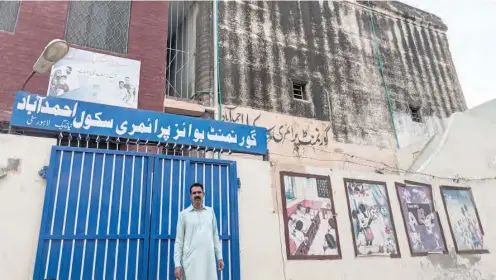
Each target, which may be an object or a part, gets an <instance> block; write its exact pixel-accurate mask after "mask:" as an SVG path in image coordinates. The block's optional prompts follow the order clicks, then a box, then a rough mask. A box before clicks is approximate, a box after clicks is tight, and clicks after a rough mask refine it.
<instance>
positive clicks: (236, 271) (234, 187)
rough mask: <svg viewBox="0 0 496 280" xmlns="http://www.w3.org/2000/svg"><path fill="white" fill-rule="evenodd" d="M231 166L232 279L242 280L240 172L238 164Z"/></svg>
mask: <svg viewBox="0 0 496 280" xmlns="http://www.w3.org/2000/svg"><path fill="white" fill-rule="evenodd" d="M229 166H230V171H231V172H230V174H229V175H230V177H229V180H230V181H231V183H230V184H229V187H230V195H231V209H232V214H233V215H231V218H232V220H231V225H232V227H233V228H232V230H231V240H232V252H234V254H231V257H232V260H231V267H233V270H232V271H233V272H232V277H233V279H234V280H240V279H241V271H240V270H241V262H240V258H239V220H238V217H239V212H238V188H239V185H238V170H237V167H236V163H235V162H232V163H230V164H229Z"/></svg>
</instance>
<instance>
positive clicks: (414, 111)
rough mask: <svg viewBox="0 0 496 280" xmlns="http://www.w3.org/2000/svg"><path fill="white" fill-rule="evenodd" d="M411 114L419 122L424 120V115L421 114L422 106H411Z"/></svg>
mask: <svg viewBox="0 0 496 280" xmlns="http://www.w3.org/2000/svg"><path fill="white" fill-rule="evenodd" d="M410 114H411V116H412V120H413V121H414V122H418V123H421V122H422V116H421V115H420V107H416V106H410Z"/></svg>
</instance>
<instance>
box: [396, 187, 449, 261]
mask: <svg viewBox="0 0 496 280" xmlns="http://www.w3.org/2000/svg"><path fill="white" fill-rule="evenodd" d="M396 193H397V195H398V199H399V201H400V206H401V214H402V215H403V223H404V226H405V230H406V233H407V235H408V242H409V246H410V252H411V254H412V256H425V255H427V254H428V253H446V252H448V251H447V248H446V242H445V240H444V234H443V228H442V226H441V223H440V222H439V216H438V215H437V211H436V209H435V208H434V202H433V201H434V200H433V197H432V187H431V186H430V185H427V184H421V183H415V184H413V183H408V184H401V183H396Z"/></svg>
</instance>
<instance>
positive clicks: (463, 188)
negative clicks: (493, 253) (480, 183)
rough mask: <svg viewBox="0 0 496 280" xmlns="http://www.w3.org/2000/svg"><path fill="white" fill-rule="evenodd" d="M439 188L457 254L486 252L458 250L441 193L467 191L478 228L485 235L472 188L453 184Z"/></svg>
mask: <svg viewBox="0 0 496 280" xmlns="http://www.w3.org/2000/svg"><path fill="white" fill-rule="evenodd" d="M439 188H440V189H441V197H442V198H443V205H444V212H445V213H446V217H447V218H448V224H449V227H450V232H451V238H452V239H453V244H454V245H455V252H456V253H457V254H459V255H463V254H467V255H468V254H488V253H489V250H487V249H478V250H464V251H460V250H458V244H457V243H456V239H455V233H454V232H453V226H452V225H451V219H450V217H449V213H448V207H447V206H446V199H445V198H444V193H443V191H444V190H463V191H467V192H468V193H469V194H470V200H471V201H472V205H473V206H474V210H475V216H476V217H477V222H478V223H479V229H480V231H481V233H482V234H483V235H485V234H484V229H483V228H482V223H481V220H480V217H479V210H478V209H477V205H476V204H475V200H474V195H473V194H472V189H471V188H470V187H454V186H440V187H439Z"/></svg>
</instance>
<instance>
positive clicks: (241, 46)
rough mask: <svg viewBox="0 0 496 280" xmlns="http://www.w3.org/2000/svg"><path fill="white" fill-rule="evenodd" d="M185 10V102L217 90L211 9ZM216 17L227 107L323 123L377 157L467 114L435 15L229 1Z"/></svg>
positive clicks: (350, 5) (332, 4) (361, 4)
mask: <svg viewBox="0 0 496 280" xmlns="http://www.w3.org/2000/svg"><path fill="white" fill-rule="evenodd" d="M187 10H188V11H191V13H188V14H187V15H186V17H185V18H186V20H185V22H188V23H189V24H190V25H193V28H188V32H190V33H191V32H194V34H190V35H189V37H190V38H192V39H190V40H189V41H188V42H189V44H194V45H195V46H196V50H197V51H196V56H195V61H194V63H190V67H192V68H193V69H194V74H192V75H190V77H192V78H191V79H194V81H192V82H190V84H192V85H194V91H192V90H190V91H189V92H188V96H184V97H188V98H189V97H191V94H192V93H198V92H205V91H211V90H212V89H213V81H214V79H213V77H214V73H213V62H214V59H216V58H215V57H213V55H212V54H213V49H214V47H215V45H216V44H215V42H214V41H213V38H212V34H213V26H214V25H213V24H212V16H211V15H212V10H213V8H212V3H209V2H197V3H194V4H189V8H188V9H187ZM218 10H219V12H218V15H219V19H218V32H219V40H218V48H219V57H218V60H219V68H220V71H219V72H220V78H219V81H220V91H221V96H222V103H223V104H225V105H233V106H236V107H237V108H238V109H240V110H241V109H242V108H247V109H248V108H250V109H253V110H254V112H255V114H257V112H261V113H262V114H264V112H270V113H276V114H281V115H288V116H292V117H300V118H305V119H308V120H311V121H314V122H319V121H320V122H325V123H328V124H329V125H330V126H331V127H330V129H328V130H327V132H328V134H329V135H328V137H329V138H330V139H332V140H334V141H336V142H339V143H352V144H359V145H366V146H376V147H380V148H396V147H397V146H399V147H406V146H409V145H410V144H412V143H415V142H418V141H421V140H424V139H426V138H428V137H429V136H432V135H433V134H434V133H435V132H436V131H439V130H440V129H442V127H443V121H442V119H443V118H446V117H449V116H450V115H451V114H452V113H454V112H457V111H464V110H466V104H465V99H464V97H463V93H462V90H461V87H460V84H459V81H458V78H457V74H456V71H455V67H454V65H453V60H452V58H451V54H450V50H449V46H448V39H447V35H446V32H447V27H446V25H445V24H444V23H443V22H442V20H441V19H440V18H438V17H436V16H434V15H432V14H429V13H426V12H424V11H421V10H418V9H415V8H413V7H410V6H407V5H405V4H402V3H400V2H396V1H390V2H384V1H371V2H370V3H368V2H367V1H319V2H317V1H303V2H301V1H300V2H298V1H290V2H288V1H269V2H263V1H258V2H257V1H255V2H249V1H246V2H240V1H226V2H219V4H218ZM191 22H196V24H192V23H191ZM178 30H179V33H180V32H181V30H182V29H181V28H179V29H178ZM185 34H186V33H185ZM177 80H183V79H177ZM388 95H389V97H388ZM195 96H197V95H195ZM392 119H394V126H393V124H392V121H391V120H392ZM271 127H272V126H270V127H268V128H271ZM283 133H284V132H283ZM396 138H397V139H396ZM397 142H398V143H397Z"/></svg>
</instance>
